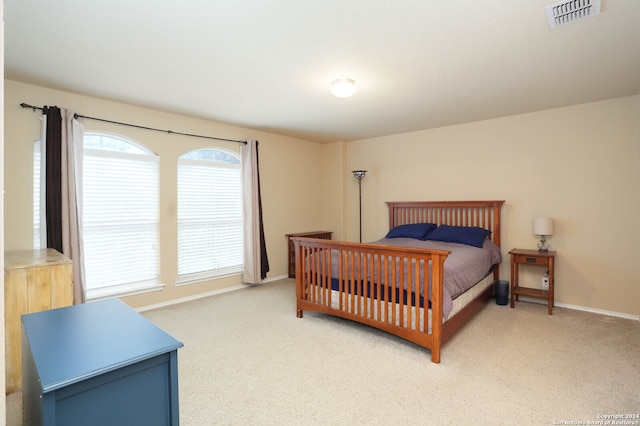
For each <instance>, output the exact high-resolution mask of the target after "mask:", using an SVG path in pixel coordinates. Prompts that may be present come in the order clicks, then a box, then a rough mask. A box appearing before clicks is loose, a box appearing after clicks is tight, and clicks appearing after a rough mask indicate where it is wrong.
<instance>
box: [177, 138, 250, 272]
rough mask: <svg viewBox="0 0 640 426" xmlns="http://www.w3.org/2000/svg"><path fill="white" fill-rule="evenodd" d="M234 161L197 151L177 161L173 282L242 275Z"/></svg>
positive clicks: (219, 153) (227, 155) (221, 154)
mask: <svg viewBox="0 0 640 426" xmlns="http://www.w3.org/2000/svg"><path fill="white" fill-rule="evenodd" d="M240 179H241V176H240V159H239V158H238V157H237V156H236V155H235V154H233V153H230V152H226V151H223V150H217V149H199V150H196V151H191V152H189V153H187V154H184V155H183V156H181V157H180V158H179V160H178V275H179V279H178V281H179V282H182V283H185V282H189V281H198V280H201V279H206V278H210V277H216V276H221V275H228V274H234V273H239V272H242V253H243V251H242V244H243V240H242V232H243V231H242V204H241V181H240Z"/></svg>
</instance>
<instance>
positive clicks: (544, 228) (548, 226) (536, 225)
mask: <svg viewBox="0 0 640 426" xmlns="http://www.w3.org/2000/svg"><path fill="white" fill-rule="evenodd" d="M533 233H534V234H535V235H553V219H552V218H550V217H536V218H535V219H533Z"/></svg>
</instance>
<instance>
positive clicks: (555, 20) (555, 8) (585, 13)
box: [545, 0, 600, 28]
mask: <svg viewBox="0 0 640 426" xmlns="http://www.w3.org/2000/svg"><path fill="white" fill-rule="evenodd" d="M545 10H546V11H547V19H548V20H549V26H550V27H551V28H556V27H560V26H562V25H566V24H570V23H572V22H574V21H578V20H580V19H584V18H588V17H590V16H595V15H598V14H599V13H600V0H567V1H560V2H558V3H554V4H552V5H550V6H547V7H546V8H545Z"/></svg>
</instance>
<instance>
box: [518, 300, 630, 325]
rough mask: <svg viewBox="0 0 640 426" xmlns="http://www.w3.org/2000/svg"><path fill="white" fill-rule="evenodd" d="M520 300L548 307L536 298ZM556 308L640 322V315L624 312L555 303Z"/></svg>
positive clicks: (543, 301) (544, 302)
mask: <svg viewBox="0 0 640 426" xmlns="http://www.w3.org/2000/svg"><path fill="white" fill-rule="evenodd" d="M519 299H520V300H521V301H523V302H531V303H539V304H541V305H546V304H547V302H546V301H545V300H542V299H538V298H534V297H527V296H520V297H519ZM554 306H557V307H561V308H567V309H575V310H577V311H585V312H591V313H593V314H599V315H607V316H610V317H618V318H625V319H630V320H635V321H640V315H631V314H625V313H623V312H615V311H607V310H604V309H595V308H588V307H586V306H580V305H570V304H568V303H554Z"/></svg>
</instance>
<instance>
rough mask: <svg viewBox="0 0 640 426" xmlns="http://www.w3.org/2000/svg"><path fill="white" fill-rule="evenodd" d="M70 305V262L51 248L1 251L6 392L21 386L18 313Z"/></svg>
mask: <svg viewBox="0 0 640 426" xmlns="http://www.w3.org/2000/svg"><path fill="white" fill-rule="evenodd" d="M72 304H73V262H72V261H71V259H69V258H67V257H65V256H63V255H62V254H60V253H58V252H57V251H55V250H53V249H43V250H25V251H7V252H5V253H4V315H5V317H4V323H5V354H6V360H5V376H6V385H7V386H6V392H7V394H9V393H12V392H16V391H19V390H20V389H21V387H22V362H21V357H22V350H21V342H20V340H21V339H20V336H21V325H20V316H21V315H23V314H27V313H31V312H40V311H45V310H48V309H55V308H60V307H63V306H69V305H72Z"/></svg>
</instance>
